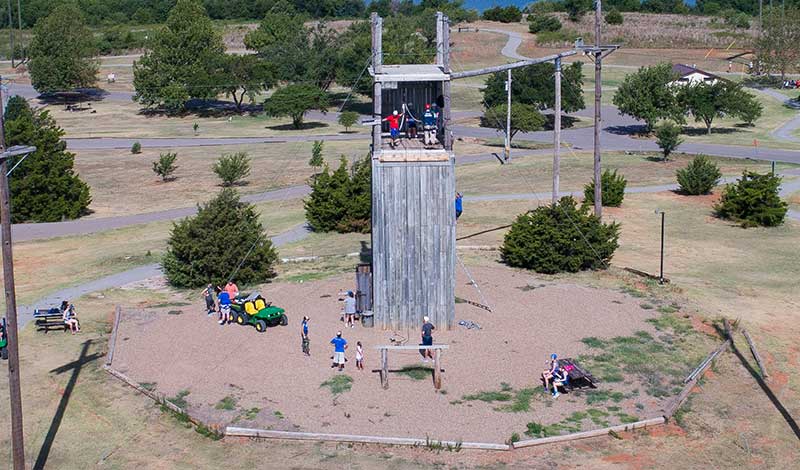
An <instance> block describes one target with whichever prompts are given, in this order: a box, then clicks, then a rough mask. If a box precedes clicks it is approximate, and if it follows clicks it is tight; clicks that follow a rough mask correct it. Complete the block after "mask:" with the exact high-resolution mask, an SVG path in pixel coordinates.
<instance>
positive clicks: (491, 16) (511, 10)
mask: <svg viewBox="0 0 800 470" xmlns="http://www.w3.org/2000/svg"><path fill="white" fill-rule="evenodd" d="M483 19H484V20H488V21H499V22H501V23H519V22H520V21H522V11H521V10H520V9H519V8H517V7H516V6H515V5H509V6H507V7H499V6H498V7H494V8H489V9H487V10H484V12H483Z"/></svg>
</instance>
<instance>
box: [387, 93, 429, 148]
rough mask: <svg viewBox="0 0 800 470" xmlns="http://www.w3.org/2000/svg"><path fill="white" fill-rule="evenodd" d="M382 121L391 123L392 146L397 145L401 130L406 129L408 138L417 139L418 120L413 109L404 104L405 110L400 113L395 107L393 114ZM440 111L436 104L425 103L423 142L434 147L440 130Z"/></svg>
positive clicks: (426, 145)
mask: <svg viewBox="0 0 800 470" xmlns="http://www.w3.org/2000/svg"><path fill="white" fill-rule="evenodd" d="M382 122H388V123H389V136H390V137H391V139H392V141H391V146H392V148H395V147H396V146H397V140H398V139H399V138H400V132H401V131H402V130H403V129H405V133H406V138H408V139H417V138H418V133H417V126H418V122H419V121H418V120H417V118H416V117H415V116H414V115H413V114H412V113H411V110H410V109H408V108H407V107H406V106H405V105H403V112H402V113H399V112H397V110H396V109H395V110H394V111H392V114H390V115H389V116H386V117H385V118H383V119H382ZM438 123H439V111H438V108H436V104H433V105H431V104H430V103H426V104H425V111H424V112H423V113H422V143H423V145H424V146H425V147H426V148H428V147H433V146H435V145H436V143H437V139H436V134H437V132H438V130H439V125H438Z"/></svg>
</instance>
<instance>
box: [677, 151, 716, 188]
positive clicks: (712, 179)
mask: <svg viewBox="0 0 800 470" xmlns="http://www.w3.org/2000/svg"><path fill="white" fill-rule="evenodd" d="M676 176H677V178H678V184H679V185H680V191H681V192H682V193H683V194H689V195H692V196H696V195H700V194H708V193H710V192H711V190H712V189H714V186H716V185H717V184H719V179H720V177H722V173H721V172H720V171H719V167H718V166H717V164H716V163H714V162H712V161H711V159H709V158H708V157H706V156H705V155H698V156H696V157H694V160H692V161H691V163H689V165H688V166H687V167H686V168H681V169H680V170H678V171H677V172H676Z"/></svg>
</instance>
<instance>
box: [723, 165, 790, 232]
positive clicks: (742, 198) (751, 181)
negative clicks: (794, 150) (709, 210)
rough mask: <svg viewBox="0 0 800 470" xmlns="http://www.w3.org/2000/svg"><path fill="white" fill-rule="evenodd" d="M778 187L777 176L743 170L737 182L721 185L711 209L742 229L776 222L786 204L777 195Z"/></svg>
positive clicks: (782, 218)
mask: <svg viewBox="0 0 800 470" xmlns="http://www.w3.org/2000/svg"><path fill="white" fill-rule="evenodd" d="M780 186H781V178H780V177H778V176H775V175H772V174H769V173H767V174H765V175H761V174H758V173H753V172H750V171H745V172H744V173H743V174H742V178H741V179H740V180H739V181H737V182H736V183H733V184H729V185H726V186H725V189H724V190H723V191H722V198H721V199H720V201H719V203H717V205H715V206H714V211H715V213H716V215H717V216H718V217H721V218H723V219H730V220H733V221H735V222H738V223H740V224H741V225H742V227H745V228H746V227H755V226H759V225H761V226H764V227H774V226H776V225H780V224H782V223H783V220H784V218H785V217H786V211H787V204H786V202H784V201H782V200H781V197H780V192H779V191H780Z"/></svg>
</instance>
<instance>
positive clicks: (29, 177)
mask: <svg viewBox="0 0 800 470" xmlns="http://www.w3.org/2000/svg"><path fill="white" fill-rule="evenodd" d="M6 117H7V120H6V122H5V131H6V145H7V146H8V147H13V146H15V145H32V146H35V147H36V151H35V152H33V153H31V154H30V155H28V156H27V157H25V156H24V155H18V156H16V157H11V158H9V159H8V163H7V168H8V169H9V170H10V169H12V168H14V167H15V166H16V165H17V164H18V163H19V166H16V168H14V172H13V173H11V176H10V177H9V192H10V193H11V208H12V210H11V222H12V223H21V222H59V221H61V220H64V219H74V218H77V217H80V216H81V215H84V214H85V213H86V212H87V209H88V207H89V203H90V202H91V201H92V198H91V195H90V192H89V186H88V185H87V184H86V183H85V182H83V181H82V180H81V179H80V177H79V176H78V175H76V174H75V171H74V170H73V165H74V163H75V154H73V153H70V152H68V151H67V144H66V143H65V142H64V141H63V140H61V138H62V136H63V135H64V131H63V129H61V128H60V127H58V126H57V125H56V122H55V120H54V119H53V118H52V117H51V116H50V113H49V112H48V111H44V110H39V109H36V110H33V109H31V107H30V105H29V104H28V102H27V101H26V100H25V99H24V98H22V97H17V96H13V97H11V98H10V99H9V100H8V107H7V110H6Z"/></svg>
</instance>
